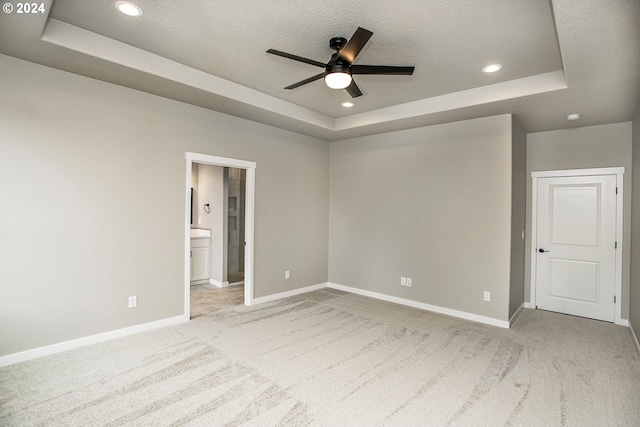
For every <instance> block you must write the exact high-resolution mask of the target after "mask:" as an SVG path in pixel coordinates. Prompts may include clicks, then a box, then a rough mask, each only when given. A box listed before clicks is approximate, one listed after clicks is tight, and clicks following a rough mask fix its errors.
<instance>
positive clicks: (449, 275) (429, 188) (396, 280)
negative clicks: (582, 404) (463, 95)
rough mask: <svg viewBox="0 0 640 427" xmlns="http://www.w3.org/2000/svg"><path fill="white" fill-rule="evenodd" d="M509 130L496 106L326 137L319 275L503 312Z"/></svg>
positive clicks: (496, 314)
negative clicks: (485, 112)
mask: <svg viewBox="0 0 640 427" xmlns="http://www.w3.org/2000/svg"><path fill="white" fill-rule="evenodd" d="M511 140H512V126H511V116H509V115H503V116H496V117H488V118H482V119H475V120H468V121H464V122H457V123H449V124H443V125H437V126H429V127H425V128H420V129H411V130H405V131H400V132H392V133H386V134H379V135H373V136H367V137H361V138H354V139H349V140H343V141H337V142H332V143H331V191H330V195H331V199H330V237H329V281H330V282H332V283H336V284H340V285H344V286H351V287H355V288H359V289H363V290H368V291H373V292H378V293H382V294H386V295H390V296H396V297H400V298H406V299H409V300H413V301H418V302H423V303H427V304H432V305H437V306H441V307H447V308H450V309H454V310H461V311H465V312H468V313H474V314H478V315H482V316H487V317H491V318H495V319H499V320H507V319H508V315H509V290H510V284H509V281H510V257H511V234H512V233H511V216H512V203H511V194H512V192H511V179H512V168H511V162H512V154H511V151H512V149H511V148H512V147H511ZM401 276H407V277H411V278H412V279H413V286H412V287H411V288H409V287H405V286H400V277H401ZM485 290H487V291H490V292H491V296H492V301H491V302H484V301H483V291H485Z"/></svg>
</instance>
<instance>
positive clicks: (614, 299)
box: [613, 295, 616, 304]
mask: <svg viewBox="0 0 640 427" xmlns="http://www.w3.org/2000/svg"><path fill="white" fill-rule="evenodd" d="M613 303H614V304H615V303H616V296H615V295H614V296H613Z"/></svg>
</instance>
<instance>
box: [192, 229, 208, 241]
mask: <svg viewBox="0 0 640 427" xmlns="http://www.w3.org/2000/svg"><path fill="white" fill-rule="evenodd" d="M205 237H211V230H207V229H205V228H192V229H191V238H192V239H201V238H205Z"/></svg>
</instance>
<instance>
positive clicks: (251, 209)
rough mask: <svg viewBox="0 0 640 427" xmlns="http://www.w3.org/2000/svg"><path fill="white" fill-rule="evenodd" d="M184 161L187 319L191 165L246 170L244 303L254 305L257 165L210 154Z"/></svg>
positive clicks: (194, 155) (188, 155)
mask: <svg viewBox="0 0 640 427" xmlns="http://www.w3.org/2000/svg"><path fill="white" fill-rule="evenodd" d="M185 158H186V160H187V167H186V179H185V183H186V184H185V198H184V212H185V215H184V312H185V316H186V317H187V319H190V318H191V301H190V300H191V280H190V279H191V278H190V276H189V269H190V259H189V258H190V257H189V247H190V244H191V233H190V229H191V221H190V220H191V218H190V211H191V169H192V167H193V164H194V163H201V164H206V165H214V166H222V167H232V168H238V169H245V170H246V171H247V176H246V184H245V185H246V189H245V215H244V228H245V231H244V239H245V249H244V251H245V253H244V303H245V305H252V304H253V262H254V240H253V239H254V224H255V219H254V217H255V194H256V191H255V188H256V162H252V161H249V160H240V159H232V158H228V157H219V156H212V155H209V154H200V153H191V152H187V153H186V154H185Z"/></svg>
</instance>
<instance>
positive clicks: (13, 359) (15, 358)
mask: <svg viewBox="0 0 640 427" xmlns="http://www.w3.org/2000/svg"><path fill="white" fill-rule="evenodd" d="M188 321H189V318H188V317H187V316H185V315H184V314H183V315H181V316H176V317H170V318H168V319H162V320H156V321H154V322H149V323H143V324H141V325H135V326H130V327H128V328H122V329H116V330H115V331H109V332H104V333H101V334H96V335H90V336H88V337H83V338H78V339H74V340H70V341H64V342H61V343H58V344H52V345H47V346H44V347H38V348H34V349H32V350H26V351H22V352H20V353H13V354H8V355H6V356H0V368H2V367H4V366H9V365H13V364H16V363H20V362H25V361H27V360H31V359H37V358H39V357H44V356H50V355H52V354H56V353H60V352H63V351H67V350H73V349H76V348H80V347H85V346H88V345H91V344H97V343H101V342H104V341H110V340H113V339H116V338H122V337H126V336H129V335H134V334H138V333H140V332H146V331H150V330H152V329H158V328H163V327H165V326H171V325H177V324H179V323H184V322H188Z"/></svg>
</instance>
